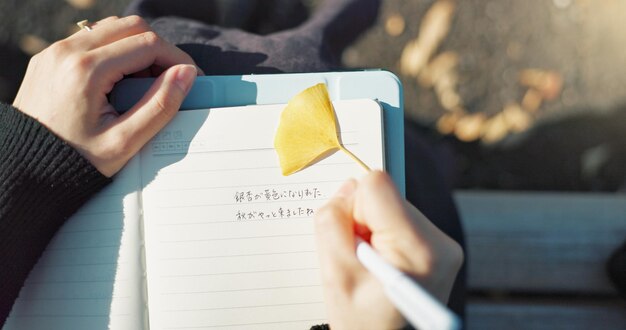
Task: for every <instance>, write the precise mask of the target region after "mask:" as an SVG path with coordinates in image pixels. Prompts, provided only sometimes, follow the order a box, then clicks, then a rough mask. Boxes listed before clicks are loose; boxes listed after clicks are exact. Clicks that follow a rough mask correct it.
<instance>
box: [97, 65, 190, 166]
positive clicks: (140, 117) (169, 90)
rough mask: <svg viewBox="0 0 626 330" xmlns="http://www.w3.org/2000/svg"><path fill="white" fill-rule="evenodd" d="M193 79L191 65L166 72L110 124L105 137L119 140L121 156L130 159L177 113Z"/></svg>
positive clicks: (179, 66)
mask: <svg viewBox="0 0 626 330" xmlns="http://www.w3.org/2000/svg"><path fill="white" fill-rule="evenodd" d="M195 77H196V69H195V67H194V66H191V65H177V66H174V67H171V68H169V69H168V70H166V71H165V72H164V73H163V74H162V75H161V76H160V77H159V78H158V79H157V80H156V81H155V82H154V83H153V84H152V86H151V87H150V89H149V90H148V92H146V94H145V95H144V96H143V97H142V98H141V100H140V101H139V102H138V103H137V104H135V106H133V107H132V108H131V109H130V110H129V111H128V112H126V113H124V114H123V115H121V116H119V118H117V120H115V121H114V123H113V127H112V128H111V129H110V133H109V134H115V135H117V136H121V137H123V139H124V140H125V141H124V143H127V145H126V148H125V149H126V150H125V152H126V153H127V154H128V155H129V157H130V156H132V155H134V154H135V153H137V152H138V151H139V149H141V147H143V145H144V144H146V142H148V140H150V139H151V138H152V137H153V136H154V135H155V134H156V133H157V132H159V131H160V130H161V129H162V128H163V127H164V126H165V125H166V124H167V123H168V122H169V121H170V120H171V119H172V118H173V117H174V115H176V113H177V112H178V109H179V108H180V105H181V104H182V102H183V100H184V99H185V96H186V95H187V93H188V92H189V90H190V89H191V86H192V84H193V81H194V79H195Z"/></svg>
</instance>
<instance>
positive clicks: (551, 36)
mask: <svg viewBox="0 0 626 330" xmlns="http://www.w3.org/2000/svg"><path fill="white" fill-rule="evenodd" d="M215 1H216V2H217V3H226V2H229V1H230V2H231V4H232V3H233V2H236V3H237V4H240V5H241V6H242V7H241V8H242V9H241V10H242V12H243V11H249V10H255V11H263V12H264V14H263V15H266V16H263V15H260V17H261V18H263V17H269V16H272V15H273V16H272V17H273V19H276V20H280V19H285V20H288V18H292V19H293V17H306V16H307V15H308V13H309V12H310V11H313V10H315V7H316V5H317V4H318V3H319V2H320V1H321V0H306V1H305V0H303V1H298V0H258V1H252V0H250V1H246V0H215ZM128 2H129V0H0V100H1V101H4V102H11V101H12V99H13V97H14V96H15V93H16V91H17V87H18V86H19V82H20V81H21V77H22V75H23V74H24V71H25V69H26V65H27V63H28V58H29V57H30V56H31V55H33V54H36V53H37V52H39V51H41V50H42V49H44V48H45V47H47V46H48V45H49V44H51V43H53V42H54V41H56V40H59V39H61V38H64V37H66V36H68V35H69V34H71V33H74V32H75V31H76V30H77V26H76V25H75V22H77V21H80V20H83V19H89V20H91V21H95V20H97V19H99V18H103V17H106V16H109V15H121V13H122V12H123V8H124V7H125V6H126V5H127V4H128ZM181 3H182V2H181ZM291 11H297V15H294V14H293V13H292V12H291ZM272 13H274V14H272ZM355 14H356V15H358V13H355ZM625 14H626V1H624V0H595V1H592V0H525V1H520V0H490V1H488V0H463V1H460V0H459V1H452V0H436V1H433V0H386V1H383V4H382V7H381V11H380V15H379V19H378V22H377V24H376V25H375V26H374V27H373V28H372V29H370V30H369V31H367V32H366V33H365V34H364V35H363V36H362V37H361V38H360V39H359V40H357V42H355V44H354V45H352V46H351V47H349V48H348V49H347V50H346V51H345V52H344V54H343V62H344V65H345V66H346V67H348V68H353V69H361V68H382V69H386V70H390V71H392V72H394V73H395V74H396V75H398V77H399V78H400V79H401V80H402V82H403V84H404V97H405V112H406V117H407V119H408V121H407V127H410V128H411V129H415V130H419V131H421V132H422V133H424V134H425V135H426V136H428V138H429V141H430V142H432V144H433V146H434V148H435V149H436V150H437V152H436V153H435V154H437V155H440V159H439V160H440V164H441V167H442V169H444V175H445V176H446V182H449V183H450V186H451V188H453V189H455V190H456V193H455V197H456V198H457V202H458V203H459V206H460V211H461V216H462V218H463V222H464V225H465V231H466V234H467V241H468V251H469V255H468V262H469V292H470V297H469V302H470V303H469V304H468V318H469V321H470V322H469V328H472V329H502V328H508V329H624V324H626V316H625V315H626V305H625V304H624V302H623V300H620V299H619V298H618V295H617V293H616V290H615V289H614V288H613V287H612V285H611V284H610V282H609V281H608V279H607V275H606V272H605V262H606V259H607V258H608V256H609V255H610V253H612V251H614V250H615V249H616V247H617V246H619V245H620V244H622V242H623V240H624V239H626V224H625V223H626V198H624V197H623V195H622V194H621V192H623V191H624V190H625V189H626V181H625V180H624V179H625V178H626V129H625V128H626V88H625V87H626V19H624V15H625ZM268 15H269V16H268ZM222 19H223V20H224V21H225V22H226V21H228V22H230V23H232V22H233V19H232V17H231V19H230V21H229V20H228V18H222ZM234 21H236V19H235V20H234ZM293 24H294V22H291V21H290V22H286V24H284V25H285V26H289V25H293ZM295 24H297V22H296V23H295ZM278 25H280V24H278ZM278 25H276V24H274V25H272V24H269V25H267V24H265V25H263V24H259V23H258V21H257V24H256V25H247V26H243V28H246V29H248V30H251V31H252V32H259V33H271V32H273V31H275V30H276V26H278ZM407 152H411V151H410V150H407ZM481 189H489V190H490V191H489V192H483V191H480V190H481ZM538 190H541V191H544V192H543V193H537V192H536V191H538ZM494 191H495V192H494ZM511 191H514V192H511ZM520 191H526V192H524V193H520ZM531 191H532V192H531ZM545 191H550V193H545ZM563 191H569V192H570V193H569V194H564V193H563ZM571 192H575V193H574V194H571ZM591 192H593V194H591ZM598 192H603V193H598Z"/></svg>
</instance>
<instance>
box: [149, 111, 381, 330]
mask: <svg viewBox="0 0 626 330" xmlns="http://www.w3.org/2000/svg"><path fill="white" fill-rule="evenodd" d="M283 107H284V106H283V105H271V106H249V107H238V108H223V109H213V110H194V111H187V112H181V113H179V114H178V116H177V117H176V118H175V119H174V121H173V122H172V123H171V124H170V125H169V126H168V127H167V128H166V129H165V130H163V131H162V132H161V133H160V135H159V136H157V138H156V139H155V140H154V141H153V142H152V143H150V144H148V145H147V146H146V148H144V150H143V151H142V158H141V159H142V173H143V174H144V175H146V173H149V174H148V176H147V178H146V179H145V181H144V185H146V184H147V187H145V188H144V190H143V195H142V198H143V205H144V230H145V232H144V236H145V240H146V258H147V259H146V267H147V281H148V301H149V304H148V305H149V307H148V310H149V315H150V328H151V329H191V328H193V329H220V328H228V329H308V328H309V327H310V326H312V325H314V324H319V323H323V322H325V319H326V317H325V307H324V305H323V297H322V289H321V286H320V279H319V274H318V273H319V271H318V257H317V255H316V252H315V244H314V228H313V223H312V221H313V220H312V215H313V213H314V211H315V209H317V208H318V207H319V206H320V205H322V204H323V203H324V201H325V200H327V199H328V198H329V197H330V196H331V195H332V194H333V193H334V192H335V191H336V190H337V189H338V187H339V186H340V185H341V184H342V183H343V182H344V181H345V180H346V179H347V178H350V177H359V176H361V175H363V174H364V173H365V171H364V170H363V169H362V168H361V167H360V166H359V165H357V164H356V163H355V162H354V161H353V160H351V159H350V158H349V157H348V156H346V155H345V154H344V153H341V152H337V153H335V154H333V155H332V156H330V157H328V158H326V159H324V160H323V161H321V162H319V163H317V164H315V165H313V166H311V167H309V168H307V169H305V170H303V171H301V172H299V173H296V174H294V175H291V176H288V177H284V176H282V174H281V171H280V168H279V165H278V158H277V155H276V153H275V150H274V148H273V141H274V133H275V130H276V127H277V125H278V119H279V116H280V112H281V111H282V109H283ZM335 107H336V110H337V113H338V120H339V123H340V127H341V131H342V139H343V142H344V145H345V146H346V147H347V148H348V149H349V150H351V151H352V152H353V153H354V154H356V155H357V156H358V157H360V158H361V159H362V160H363V161H364V162H365V163H366V164H368V165H370V166H371V167H372V168H383V159H384V156H383V155H384V152H383V141H382V132H381V130H382V128H381V127H382V121H381V115H382V113H381V112H382V111H381V109H380V105H379V104H378V103H377V102H375V101H373V100H354V101H340V102H337V103H335ZM150 173H151V174H150Z"/></svg>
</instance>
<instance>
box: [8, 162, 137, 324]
mask: <svg viewBox="0 0 626 330" xmlns="http://www.w3.org/2000/svg"><path fill="white" fill-rule="evenodd" d="M138 171H139V162H138V160H137V159H134V160H132V161H131V162H130V163H129V164H128V165H127V166H126V168H125V169H124V170H123V171H122V172H120V173H119V174H118V175H117V176H116V178H115V180H114V182H113V184H111V185H110V186H108V187H107V188H105V189H104V190H103V191H102V192H100V193H99V194H98V195H96V197H94V198H93V199H92V200H90V201H89V202H88V203H87V204H86V205H85V206H84V207H82V208H81V209H80V210H79V211H78V213H76V214H75V215H74V216H73V217H72V218H71V219H69V220H68V221H67V222H66V223H65V224H64V225H63V227H62V228H61V229H60V230H59V231H58V232H57V234H56V235H55V237H54V238H53V240H52V241H51V242H50V244H49V245H48V247H47V248H46V250H45V252H44V254H43V256H42V258H41V259H40V260H39V262H38V263H37V265H36V266H35V268H34V269H33V270H32V271H31V273H30V275H29V277H28V279H27V281H26V284H25V286H24V287H23V288H22V290H21V291H20V296H19V298H18V300H17V301H16V303H15V305H14V306H13V310H12V311H11V314H10V316H9V318H8V320H7V322H6V324H5V326H4V329H107V328H112V329H129V330H130V329H142V328H143V327H144V325H143V324H144V321H143V320H144V314H145V303H144V299H143V296H142V285H143V267H142V264H141V249H140V244H141V231H140V227H139V224H140V221H139V220H140V216H139V215H140V209H139V194H138V193H137V192H136V191H137V189H138V188H139V180H140V176H139V173H138Z"/></svg>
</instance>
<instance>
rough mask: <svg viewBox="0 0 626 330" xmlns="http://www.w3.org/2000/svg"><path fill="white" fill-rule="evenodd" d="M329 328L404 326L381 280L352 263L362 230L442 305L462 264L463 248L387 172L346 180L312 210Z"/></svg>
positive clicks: (390, 259)
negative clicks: (407, 198) (411, 201)
mask: <svg viewBox="0 0 626 330" xmlns="http://www.w3.org/2000/svg"><path fill="white" fill-rule="evenodd" d="M315 230H316V239H317V241H316V243H317V249H318V254H319V258H320V268H321V273H322V283H323V286H324V298H325V301H326V306H327V308H326V309H327V311H328V321H329V324H330V327H331V329H335V330H337V329H398V328H401V327H402V326H404V325H405V324H406V321H405V320H404V318H403V317H402V315H401V314H400V313H399V312H398V311H397V310H396V309H395V307H394V306H393V305H392V304H391V302H389V300H388V299H387V297H386V296H385V293H384V291H383V287H382V285H381V284H380V283H379V282H378V280H377V279H376V278H375V277H374V276H373V275H372V274H370V273H369V272H368V271H367V270H366V269H365V268H364V267H363V266H362V265H361V263H360V262H359V261H358V259H357V257H356V250H355V244H356V242H355V239H356V237H357V236H360V237H362V238H364V239H366V240H370V243H371V245H372V246H373V247H374V249H375V250H376V251H378V253H379V254H380V255H381V256H382V257H383V258H384V259H386V260H387V261H388V262H390V263H391V264H393V265H394V266H395V267H397V268H398V269H400V270H401V271H403V272H405V273H407V274H409V275H411V276H412V277H413V278H414V279H415V280H417V281H418V282H419V283H420V284H421V285H422V286H423V287H424V288H425V289H426V290H428V291H429V292H430V293H431V294H432V295H433V296H434V297H435V298H437V299H439V300H440V301H441V302H442V303H444V304H445V303H446V302H447V300H448V296H449V294H450V291H451V289H452V285H453V283H454V280H455V278H456V275H457V272H458V271H459V269H460V267H461V264H462V263H463V251H462V250H461V247H460V246H459V245H458V244H457V243H456V242H455V241H453V240H452V239H451V238H449V237H448V236H446V235H445V234H444V233H443V232H441V231H440V230H439V229H438V228H437V227H435V226H434V225H433V224H432V223H431V222H430V221H429V220H428V219H427V218H426V217H424V215H422V214H421V213H420V212H419V211H418V210H417V209H416V208H414V207H413V206H411V205H410V204H409V203H407V202H405V201H404V200H402V199H401V198H400V196H399V194H398V192H397V190H396V189H395V187H394V185H393V183H392V181H391V179H390V178H389V176H387V175H386V174H384V173H382V172H377V171H374V172H371V173H369V174H367V175H366V176H365V177H364V178H363V179H362V180H360V181H359V182H358V183H357V182H356V181H354V180H350V181H348V182H346V183H345V184H344V185H343V186H342V188H341V189H339V191H338V192H337V193H336V195H335V196H334V197H333V198H332V199H331V200H330V201H329V202H328V203H327V204H326V205H325V206H323V207H322V208H320V209H319V210H318V211H317V213H316V215H315Z"/></svg>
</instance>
